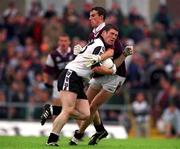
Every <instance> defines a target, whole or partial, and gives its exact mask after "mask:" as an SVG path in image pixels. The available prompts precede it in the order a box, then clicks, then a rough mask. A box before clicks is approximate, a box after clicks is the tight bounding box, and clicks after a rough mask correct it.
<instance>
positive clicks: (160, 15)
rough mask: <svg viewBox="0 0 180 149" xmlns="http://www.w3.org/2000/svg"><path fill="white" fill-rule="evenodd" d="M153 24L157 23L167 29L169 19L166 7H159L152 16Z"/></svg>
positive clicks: (169, 22)
mask: <svg viewBox="0 0 180 149" xmlns="http://www.w3.org/2000/svg"><path fill="white" fill-rule="evenodd" d="M154 22H159V23H161V24H162V25H163V26H164V27H165V29H169V27H170V24H171V18H170V14H169V12H168V9H167V6H166V5H160V6H159V10H158V12H157V13H156V14H155V16H154Z"/></svg>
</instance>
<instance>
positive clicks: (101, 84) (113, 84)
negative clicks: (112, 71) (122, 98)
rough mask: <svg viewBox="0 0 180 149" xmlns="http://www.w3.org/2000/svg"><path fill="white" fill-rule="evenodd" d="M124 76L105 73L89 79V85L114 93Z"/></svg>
mask: <svg viewBox="0 0 180 149" xmlns="http://www.w3.org/2000/svg"><path fill="white" fill-rule="evenodd" d="M125 79H126V78H125V77H121V76H118V75H105V76H102V77H99V78H92V79H91V80H90V81H89V84H90V87H92V88H94V89H101V88H103V89H104V90H106V91H108V92H111V93H114V92H115V91H116V89H117V87H118V86H119V85H120V86H121V85H123V83H124V81H125Z"/></svg>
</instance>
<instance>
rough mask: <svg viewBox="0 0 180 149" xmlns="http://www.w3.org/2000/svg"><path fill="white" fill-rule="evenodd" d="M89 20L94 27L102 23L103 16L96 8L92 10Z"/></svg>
mask: <svg viewBox="0 0 180 149" xmlns="http://www.w3.org/2000/svg"><path fill="white" fill-rule="evenodd" d="M89 20H90V24H91V26H92V27H93V28H94V27H98V26H99V24H100V23H102V21H101V20H102V16H100V15H99V14H98V12H97V11H96V10H93V11H91V12H90V16H89Z"/></svg>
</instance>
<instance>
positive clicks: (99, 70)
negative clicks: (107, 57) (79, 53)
mask: <svg viewBox="0 0 180 149" xmlns="http://www.w3.org/2000/svg"><path fill="white" fill-rule="evenodd" d="M93 71H94V72H95V73H98V74H104V75H111V74H113V71H112V70H111V69H108V68H106V67H103V66H97V67H94V68H93Z"/></svg>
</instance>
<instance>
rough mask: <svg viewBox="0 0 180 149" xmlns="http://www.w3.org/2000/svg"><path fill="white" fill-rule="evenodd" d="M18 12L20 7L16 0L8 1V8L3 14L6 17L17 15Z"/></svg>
mask: <svg viewBox="0 0 180 149" xmlns="http://www.w3.org/2000/svg"><path fill="white" fill-rule="evenodd" d="M17 12H18V9H17V8H16V6H15V2H14V1H10V2H9V3H8V8H7V9H6V10H5V11H4V13H3V16H4V17H5V18H7V17H12V16H15V15H16V14H17Z"/></svg>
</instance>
